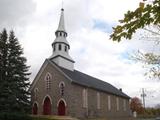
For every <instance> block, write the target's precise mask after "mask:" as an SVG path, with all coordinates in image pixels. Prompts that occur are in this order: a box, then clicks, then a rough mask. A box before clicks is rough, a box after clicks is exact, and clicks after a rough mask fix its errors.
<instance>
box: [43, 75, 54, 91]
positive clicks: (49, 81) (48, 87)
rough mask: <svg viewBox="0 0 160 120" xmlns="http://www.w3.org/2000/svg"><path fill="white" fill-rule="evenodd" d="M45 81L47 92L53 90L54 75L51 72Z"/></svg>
mask: <svg viewBox="0 0 160 120" xmlns="http://www.w3.org/2000/svg"><path fill="white" fill-rule="evenodd" d="M48 76H49V78H50V79H47V77H48ZM44 81H45V88H46V90H49V89H51V84H52V75H51V73H50V72H47V73H46V75H45V77H44Z"/></svg>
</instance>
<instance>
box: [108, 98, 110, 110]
mask: <svg viewBox="0 0 160 120" xmlns="http://www.w3.org/2000/svg"><path fill="white" fill-rule="evenodd" d="M108 110H109V111H110V110H111V96H110V95H108Z"/></svg>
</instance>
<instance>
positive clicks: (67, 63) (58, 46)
mask: <svg viewBox="0 0 160 120" xmlns="http://www.w3.org/2000/svg"><path fill="white" fill-rule="evenodd" d="M67 35H68V34H67V32H66V30H65V24H64V9H63V8H62V9H61V16H60V21H59V25H58V29H57V30H56V32H55V36H56V39H55V40H54V42H53V43H52V48H53V53H52V56H51V57H50V59H51V60H52V61H53V62H55V63H56V64H57V65H58V66H60V67H63V68H66V69H68V70H71V71H73V70H74V63H75V62H74V60H73V59H72V58H71V57H70V55H69V49H70V45H69V43H68V41H67V40H66V37H67Z"/></svg>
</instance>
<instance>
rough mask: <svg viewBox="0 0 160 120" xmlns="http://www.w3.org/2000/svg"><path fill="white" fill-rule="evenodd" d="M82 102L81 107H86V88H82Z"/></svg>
mask: <svg viewBox="0 0 160 120" xmlns="http://www.w3.org/2000/svg"><path fill="white" fill-rule="evenodd" d="M82 104H83V105H82V106H83V108H88V90H87V89H86V88H84V89H83V90H82Z"/></svg>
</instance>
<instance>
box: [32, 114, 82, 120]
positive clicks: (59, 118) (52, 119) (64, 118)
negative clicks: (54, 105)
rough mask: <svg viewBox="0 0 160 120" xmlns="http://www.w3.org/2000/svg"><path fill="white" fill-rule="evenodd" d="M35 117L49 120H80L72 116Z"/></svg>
mask: <svg viewBox="0 0 160 120" xmlns="http://www.w3.org/2000/svg"><path fill="white" fill-rule="evenodd" d="M33 117H38V118H47V119H49V120H79V119H77V118H73V117H70V116H56V115H34V116H33Z"/></svg>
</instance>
